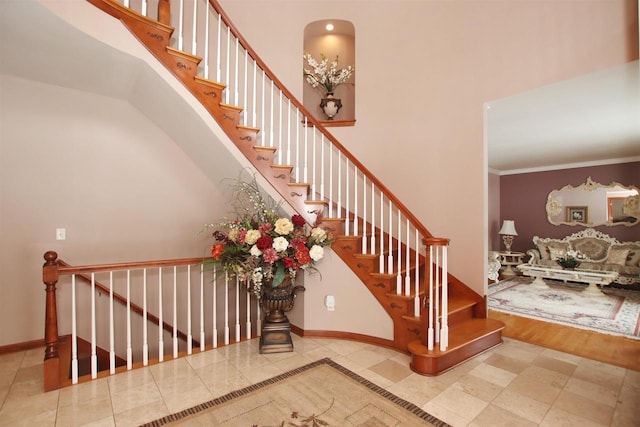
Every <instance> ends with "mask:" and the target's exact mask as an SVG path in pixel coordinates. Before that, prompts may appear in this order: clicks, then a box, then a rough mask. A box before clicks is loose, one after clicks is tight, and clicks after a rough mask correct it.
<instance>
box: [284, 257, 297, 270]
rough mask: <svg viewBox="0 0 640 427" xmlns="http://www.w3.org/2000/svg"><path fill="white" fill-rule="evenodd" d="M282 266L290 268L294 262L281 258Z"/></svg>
mask: <svg viewBox="0 0 640 427" xmlns="http://www.w3.org/2000/svg"><path fill="white" fill-rule="evenodd" d="M282 264H284V267H285V268H291V267H293V266H294V264H295V262H294V261H293V260H292V259H291V258H289V257H286V258H282Z"/></svg>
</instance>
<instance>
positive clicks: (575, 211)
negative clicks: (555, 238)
mask: <svg viewBox="0 0 640 427" xmlns="http://www.w3.org/2000/svg"><path fill="white" fill-rule="evenodd" d="M567 222H581V223H583V224H586V223H588V222H589V207H588V206H567Z"/></svg>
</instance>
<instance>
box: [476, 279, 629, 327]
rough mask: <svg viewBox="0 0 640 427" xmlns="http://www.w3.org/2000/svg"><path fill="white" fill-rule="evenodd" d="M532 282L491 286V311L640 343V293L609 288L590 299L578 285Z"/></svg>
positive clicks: (489, 300)
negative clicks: (543, 285) (623, 337)
mask: <svg viewBox="0 0 640 427" xmlns="http://www.w3.org/2000/svg"><path fill="white" fill-rule="evenodd" d="M531 281H532V279H531V278H527V277H516V278H513V279H509V280H504V281H502V282H498V283H495V284H492V285H489V296H488V305H489V309H490V310H495V311H500V312H502V313H507V314H514V315H517V316H522V317H528V318H531V319H537V320H543V321H546V322H553V323H559V324H562V325H567V326H572V327H574V328H581V329H588V330H591V331H596V332H600V333H604V334H610V335H621V336H625V337H629V338H633V339H640V292H638V291H625V290H618V289H607V288H605V290H604V293H601V294H599V295H589V294H585V293H584V292H583V291H584V289H585V286H583V285H580V284H577V283H573V284H572V283H570V282H568V283H563V282H558V281H551V280H549V281H547V280H545V283H546V284H547V285H548V288H543V287H541V286H534V285H531Z"/></svg>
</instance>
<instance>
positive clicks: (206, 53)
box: [203, 2, 211, 79]
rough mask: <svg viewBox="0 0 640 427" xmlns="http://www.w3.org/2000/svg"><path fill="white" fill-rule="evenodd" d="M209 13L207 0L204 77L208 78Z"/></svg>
mask: <svg viewBox="0 0 640 427" xmlns="http://www.w3.org/2000/svg"><path fill="white" fill-rule="evenodd" d="M210 14H211V4H210V3H209V2H207V7H206V10H205V19H204V34H205V36H204V58H203V60H204V70H203V73H204V78H205V79H208V78H209V38H210V37H209V15H210Z"/></svg>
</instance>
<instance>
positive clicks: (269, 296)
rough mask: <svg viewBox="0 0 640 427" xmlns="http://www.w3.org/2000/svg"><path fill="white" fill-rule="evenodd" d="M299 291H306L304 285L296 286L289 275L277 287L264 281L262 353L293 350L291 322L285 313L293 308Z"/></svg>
mask: <svg viewBox="0 0 640 427" xmlns="http://www.w3.org/2000/svg"><path fill="white" fill-rule="evenodd" d="M298 291H304V287H303V286H294V285H293V284H292V283H291V279H290V278H288V277H287V278H286V279H285V280H283V281H282V283H281V284H280V285H279V286H277V287H275V288H274V287H272V286H271V283H263V285H262V297H261V298H260V305H261V307H262V309H263V310H264V312H265V317H264V322H263V324H262V333H261V336H260V353H261V354H264V353H285V352H290V351H293V341H292V340H291V324H290V323H289V319H288V318H287V315H286V314H285V313H287V312H288V311H291V309H293V305H294V302H295V299H296V293H297V292H298Z"/></svg>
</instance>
